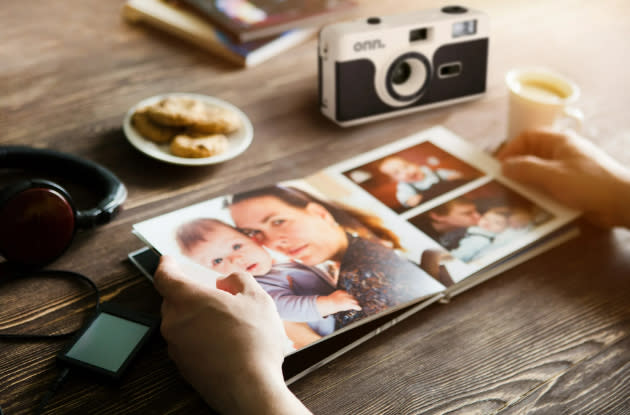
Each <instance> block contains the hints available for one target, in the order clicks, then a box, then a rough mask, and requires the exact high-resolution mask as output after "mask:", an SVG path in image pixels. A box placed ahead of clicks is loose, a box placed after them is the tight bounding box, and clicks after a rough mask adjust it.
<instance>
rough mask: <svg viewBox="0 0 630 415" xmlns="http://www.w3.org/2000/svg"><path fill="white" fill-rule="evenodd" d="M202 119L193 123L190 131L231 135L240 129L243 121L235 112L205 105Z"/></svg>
mask: <svg viewBox="0 0 630 415" xmlns="http://www.w3.org/2000/svg"><path fill="white" fill-rule="evenodd" d="M204 107H205V109H204V111H203V117H202V119H199V120H197V121H195V122H193V123H192V124H191V125H190V129H192V130H193V131H198V132H201V133H218V134H229V133H231V132H234V131H236V130H238V129H239V127H240V126H241V121H240V119H239V118H238V115H236V113H235V112H234V111H231V110H229V109H227V108H222V107H215V106H212V105H207V104H204Z"/></svg>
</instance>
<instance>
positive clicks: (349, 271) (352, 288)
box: [130, 127, 578, 355]
mask: <svg viewBox="0 0 630 415" xmlns="http://www.w3.org/2000/svg"><path fill="white" fill-rule="evenodd" d="M577 215H578V213H577V212H575V211H572V210H570V209H568V208H566V207H564V206H561V205H559V204H557V203H555V202H553V201H551V200H550V199H548V198H546V197H544V196H542V195H541V194H539V193H536V192H534V191H532V190H530V189H526V188H524V187H523V186H520V185H518V184H516V183H514V182H512V181H510V180H508V179H506V178H504V177H503V176H502V175H501V173H500V164H499V162H498V161H497V160H495V159H493V158H492V157H491V156H489V155H488V154H486V153H484V152H482V151H481V150H479V149H477V148H475V147H474V146H473V145H471V144H470V143H468V142H466V141H465V140H463V139H461V138H459V137H457V136H456V135H455V134H453V133H452V132H450V131H448V130H446V129H445V128H443V127H435V128H431V129H429V130H425V131H422V132H419V133H417V134H414V135H412V136H410V137H407V138H404V139H402V140H398V141H394V142H392V143H390V144H388V145H385V146H383V147H380V148H377V149H375V150H373V151H371V152H368V153H365V154H361V155H359V156H357V157H354V158H352V159H349V160H346V161H344V162H341V163H339V164H336V165H333V166H330V167H328V168H326V169H324V170H322V171H320V172H318V173H316V174H314V175H312V176H309V177H307V178H304V179H300V180H293V181H287V182H283V183H279V184H275V185H270V186H267V187H263V188H257V189H253V190H250V191H246V192H241V193H236V194H231V195H225V196H221V197H217V198H214V199H211V200H208V201H205V202H202V203H198V204H195V205H192V206H188V207H185V208H183V209H180V210H177V211H174V212H170V213H167V214H165V215H162V216H159V217H156V218H152V219H149V220H146V221H144V222H141V223H138V224H135V225H134V226H133V232H134V233H135V234H136V235H137V236H138V237H139V238H140V239H142V240H143V241H144V242H145V243H146V244H147V245H148V246H149V247H151V248H152V251H149V252H150V254H151V255H152V256H153V258H154V259H155V258H156V257H157V256H156V255H155V254H154V253H153V252H156V253H157V254H158V255H160V254H161V255H164V254H167V255H171V256H174V257H176V258H177V260H178V261H179V262H180V263H181V264H182V267H184V268H185V270H186V272H187V273H188V274H189V275H190V276H191V277H193V278H195V279H196V280H198V281H199V283H200V284H209V285H212V286H214V284H215V281H216V279H217V278H221V277H222V276H225V275H228V274H230V273H232V272H236V271H245V272H248V273H250V274H252V275H253V276H254V277H255V279H256V281H257V282H258V283H259V284H260V286H261V287H262V288H263V289H264V290H265V291H266V292H267V293H268V294H269V295H270V296H271V298H272V299H273V300H274V302H275V304H276V308H277V310H278V314H279V316H280V318H281V319H282V320H283V322H284V326H285V331H286V334H287V342H286V344H287V349H286V354H287V355H290V354H292V353H294V352H295V351H297V350H300V349H303V348H305V347H307V346H310V345H313V344H315V343H318V342H320V341H321V339H324V338H328V337H330V336H333V335H336V334H339V333H341V332H343V331H346V330H349V329H351V328H353V327H356V326H358V325H361V324H362V323H366V322H369V321H371V320H374V319H377V318H380V317H382V316H384V315H386V314H387V313H392V312H394V311H397V310H400V309H402V308H405V307H408V306H410V305H413V304H417V303H420V302H421V301H422V300H429V299H432V298H435V296H436V295H440V294H441V293H444V292H448V291H449V290H453V289H456V288H457V287H459V286H464V285H465V282H466V279H467V278H469V277H471V276H475V275H478V274H479V273H480V272H483V271H484V270H485V269H487V268H489V267H493V266H495V265H497V264H502V263H503V264H505V263H506V260H507V259H515V258H518V256H519V255H520V254H521V253H527V252H528V250H530V252H534V251H533V250H531V247H532V246H534V245H535V244H536V243H537V242H540V241H542V240H545V238H547V239H548V238H549V237H550V236H553V235H555V234H556V233H558V231H559V230H561V229H564V228H566V226H567V225H568V224H569V223H570V222H571V221H573V220H574V219H575V218H576V217H577ZM146 252H147V250H146V249H145V250H144V251H143V253H144V254H146ZM140 255H141V254H140V253H139V251H138V252H136V253H132V254H130V258H131V260H132V261H133V262H134V263H135V264H136V265H138V266H139V267H140V268H141V269H143V270H144V272H145V273H146V274H147V276H148V277H149V278H151V272H149V271H147V268H150V267H148V266H143V264H142V261H141V260H140V259H139V256H140Z"/></svg>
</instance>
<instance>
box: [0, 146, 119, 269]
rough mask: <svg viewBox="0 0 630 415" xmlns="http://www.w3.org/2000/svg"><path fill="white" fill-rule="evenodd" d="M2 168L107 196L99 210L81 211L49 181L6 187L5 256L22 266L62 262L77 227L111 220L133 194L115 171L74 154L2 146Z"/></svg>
mask: <svg viewBox="0 0 630 415" xmlns="http://www.w3.org/2000/svg"><path fill="white" fill-rule="evenodd" d="M0 168H17V169H21V170H30V171H38V172H44V173H49V174H52V173H54V174H55V175H61V176H67V177H76V178H78V180H79V181H83V182H84V183H85V184H89V185H90V187H91V188H96V190H100V191H101V193H104V194H105V197H104V199H102V200H101V202H100V203H99V204H98V205H97V206H96V207H94V208H92V209H88V210H85V211H77V210H76V209H75V207H74V203H73V202H72V198H71V197H70V194H69V193H68V192H67V191H66V190H65V189H64V188H63V187H61V186H59V185H58V184H56V183H53V182H51V181H48V180H41V179H33V180H22V181H19V182H17V183H14V184H11V185H9V186H7V187H5V188H3V189H0V255H2V256H3V257H4V258H5V259H6V260H7V261H9V262H11V263H15V264H18V265H22V266H28V267H37V266H42V265H45V264H47V263H49V262H51V261H53V260H54V259H56V258H57V257H59V256H60V255H61V254H62V253H63V252H64V251H65V250H66V249H67V248H68V246H69V245H70V242H72V239H73V237H74V234H75V232H76V230H77V229H80V228H91V227H93V226H96V225H99V224H103V223H107V222H109V220H110V219H111V218H112V216H113V215H114V214H115V213H117V212H118V210H119V209H120V206H121V204H122V203H123V201H124V200H125V199H126V196H127V191H126V189H125V186H124V185H123V184H122V183H121V182H120V181H119V180H118V178H116V176H114V175H113V174H112V173H111V172H110V171H109V170H107V169H105V168H104V167H102V166H100V165H98V164H96V163H93V162H90V161H87V160H82V159H79V158H78V157H75V156H72V155H69V154H64V153H58V152H54V151H50V150H36V149H31V148H28V147H0Z"/></svg>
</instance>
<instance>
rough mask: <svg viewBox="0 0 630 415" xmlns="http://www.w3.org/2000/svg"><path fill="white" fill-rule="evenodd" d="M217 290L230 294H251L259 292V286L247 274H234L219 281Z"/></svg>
mask: <svg viewBox="0 0 630 415" xmlns="http://www.w3.org/2000/svg"><path fill="white" fill-rule="evenodd" d="M217 288H218V289H220V290H223V291H227V292H229V293H230V294H233V295H236V294H239V293H241V294H250V293H253V292H257V291H258V289H259V285H258V283H257V282H256V280H255V279H254V277H253V276H252V275H251V274H249V273H247V272H233V273H232V274H230V275H228V276H227V277H225V278H219V279H217Z"/></svg>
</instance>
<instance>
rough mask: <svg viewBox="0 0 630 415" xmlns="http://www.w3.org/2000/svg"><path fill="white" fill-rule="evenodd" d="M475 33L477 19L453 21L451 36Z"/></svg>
mask: <svg viewBox="0 0 630 415" xmlns="http://www.w3.org/2000/svg"><path fill="white" fill-rule="evenodd" d="M475 33H477V21H476V20H466V21H463V22H456V23H453V37H460V36H467V35H474V34H475Z"/></svg>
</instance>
